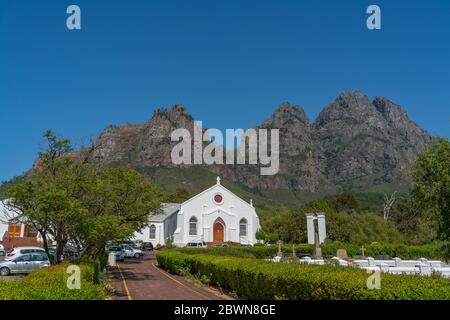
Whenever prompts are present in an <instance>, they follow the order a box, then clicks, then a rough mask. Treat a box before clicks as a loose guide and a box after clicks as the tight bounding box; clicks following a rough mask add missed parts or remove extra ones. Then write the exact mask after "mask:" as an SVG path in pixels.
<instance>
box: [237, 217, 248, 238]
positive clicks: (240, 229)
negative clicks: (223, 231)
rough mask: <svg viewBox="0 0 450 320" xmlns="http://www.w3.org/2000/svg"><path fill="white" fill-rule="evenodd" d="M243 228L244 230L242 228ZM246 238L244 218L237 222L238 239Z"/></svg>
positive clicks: (246, 226) (246, 230) (246, 227)
mask: <svg viewBox="0 0 450 320" xmlns="http://www.w3.org/2000/svg"><path fill="white" fill-rule="evenodd" d="M243 226H245V228H244V229H242V227H243ZM247 236H248V221H247V219H245V218H242V219H241V220H239V237H247Z"/></svg>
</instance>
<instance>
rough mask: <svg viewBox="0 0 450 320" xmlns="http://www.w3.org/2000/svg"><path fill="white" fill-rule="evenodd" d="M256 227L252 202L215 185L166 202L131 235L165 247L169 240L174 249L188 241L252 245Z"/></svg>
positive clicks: (254, 240)
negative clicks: (146, 224)
mask: <svg viewBox="0 0 450 320" xmlns="http://www.w3.org/2000/svg"><path fill="white" fill-rule="evenodd" d="M259 228H260V225H259V218H258V215H257V214H256V211H255V208H254V207H253V204H252V202H251V201H250V203H247V202H246V201H244V200H242V199H241V198H239V197H238V196H236V195H235V194H234V193H232V192H231V191H230V190H228V189H227V188H225V187H224V186H222V185H221V184H220V178H219V177H217V183H216V184H215V185H213V186H212V187H210V188H208V189H206V190H205V191H203V192H201V193H199V194H197V195H196V196H194V197H192V198H191V199H189V200H187V201H185V202H183V203H181V204H175V203H166V204H163V205H162V206H161V210H160V212H157V213H151V214H150V216H149V225H148V227H146V228H145V229H144V230H142V232H140V233H136V234H135V239H139V240H142V241H145V242H152V244H153V245H154V246H156V245H158V244H160V245H165V244H166V242H167V240H169V239H172V240H173V244H174V245H175V246H180V247H181V246H185V245H186V244H187V243H188V242H192V241H204V242H206V243H222V242H236V243H241V244H255V243H256V242H257V240H256V238H255V234H256V232H257V231H258V229H259Z"/></svg>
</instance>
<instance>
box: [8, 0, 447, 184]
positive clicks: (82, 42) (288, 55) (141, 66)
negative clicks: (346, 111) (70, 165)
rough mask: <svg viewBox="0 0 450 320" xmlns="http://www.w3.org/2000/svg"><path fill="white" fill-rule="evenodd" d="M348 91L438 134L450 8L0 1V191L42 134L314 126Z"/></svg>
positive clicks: (278, 0)
mask: <svg viewBox="0 0 450 320" xmlns="http://www.w3.org/2000/svg"><path fill="white" fill-rule="evenodd" d="M70 4H77V5H79V6H80V7H81V10H82V30H81V31H69V30H67V28H66V17H67V14H66V8H67V6H68V5H70ZM370 4H377V5H379V6H380V7H381V9H382V30H381V31H369V30H368V29H367V28H366V17H367V15H366V12H365V11H366V8H367V6H368V5H370ZM354 89H359V90H362V91H363V92H365V93H366V94H367V95H368V96H369V97H370V98H373V97H374V96H376V95H382V96H387V97H389V98H391V99H392V100H393V101H395V102H397V103H398V104H400V105H402V106H404V107H405V108H406V109H407V111H408V113H409V115H410V116H411V117H412V119H413V120H415V121H416V122H418V123H419V124H420V125H421V126H423V127H424V128H426V129H427V130H429V131H430V132H432V133H434V134H438V135H444V136H450V114H449V109H450V1H448V0H440V1H438V0H435V1H433V0H430V1H400V0H398V1H392V0H390V1H381V0H374V1H357V0H355V1H317V0H315V1H313V0H311V1H300V0H295V1H287V0H270V1H264V0H238V1H237V0H207V1H206V0H205V1H202V0H180V1H178V0H152V1H150V0H145V1H144V0H142V1H139V0H133V1H125V0H121V1H118V0H109V1H106V0H103V1H98V0H71V1H63V0H58V1H44V0H39V1H35V0H32V1H31V0H30V1H23V0H0V120H1V122H0V124H1V126H0V135H1V149H0V150H1V151H0V180H6V179H9V178H11V177H13V176H14V175H19V174H21V173H22V172H23V171H24V170H26V169H28V168H29V167H30V166H31V164H32V162H33V160H34V158H35V156H36V154H37V151H38V146H39V143H40V142H42V139H41V135H42V133H43V132H44V131H45V130H46V129H52V130H54V131H55V132H57V133H58V134H59V135H61V136H65V137H69V138H71V139H72V140H73V141H74V142H75V143H80V142H81V141H82V140H83V139H84V140H88V139H89V138H90V137H93V136H96V135H98V134H99V133H100V132H101V131H102V129H103V128H104V127H106V126H107V125H109V124H122V123H125V122H131V123H142V122H145V121H147V119H148V118H149V117H150V116H151V114H152V112H153V111H154V110H155V109H156V108H157V107H168V106H171V105H173V104H175V103H182V104H184V105H185V106H186V107H187V108H188V110H189V111H190V112H191V114H192V115H193V116H194V117H195V118H196V119H198V120H203V122H204V125H205V126H207V127H215V128H219V129H224V128H248V127H253V126H255V125H257V124H259V123H261V122H262V121H263V120H265V119H266V118H268V117H269V116H270V114H271V113H272V111H273V110H274V109H275V108H276V107H277V106H278V105H279V104H280V103H282V102H284V101H289V102H291V103H293V104H300V105H301V106H303V107H304V109H305V110H306V112H307V114H308V116H309V117H310V119H311V120H314V119H315V117H316V116H317V114H318V113H319V112H320V110H321V109H322V108H323V107H324V106H325V105H326V104H327V103H329V102H330V101H332V100H334V98H335V97H336V96H337V95H338V94H339V93H340V92H341V91H350V90H354Z"/></svg>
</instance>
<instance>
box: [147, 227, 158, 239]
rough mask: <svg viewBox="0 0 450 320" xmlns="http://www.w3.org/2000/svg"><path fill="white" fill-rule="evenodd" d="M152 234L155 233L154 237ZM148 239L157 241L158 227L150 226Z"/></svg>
mask: <svg viewBox="0 0 450 320" xmlns="http://www.w3.org/2000/svg"><path fill="white" fill-rule="evenodd" d="M152 233H153V237H152ZM148 237H149V239H150V240H155V239H156V226H155V225H154V224H152V225H150V227H149V232H148Z"/></svg>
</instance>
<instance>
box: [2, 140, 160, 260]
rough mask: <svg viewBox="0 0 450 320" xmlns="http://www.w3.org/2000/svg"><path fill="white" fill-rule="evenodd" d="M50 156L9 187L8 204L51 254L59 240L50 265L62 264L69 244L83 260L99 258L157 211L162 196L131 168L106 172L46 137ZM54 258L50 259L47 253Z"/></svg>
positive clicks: (66, 143)
mask: <svg viewBox="0 0 450 320" xmlns="http://www.w3.org/2000/svg"><path fill="white" fill-rule="evenodd" d="M45 138H46V139H47V141H48V148H47V150H46V152H43V153H40V157H39V159H38V161H37V163H36V165H35V166H34V170H33V173H32V174H31V176H30V177H28V178H27V179H25V180H23V181H19V182H18V183H15V184H13V185H11V186H8V187H7V188H6V190H5V191H4V194H5V195H6V196H7V197H8V198H9V200H8V201H7V205H8V206H9V207H10V208H12V209H13V211H14V212H16V213H17V216H16V217H15V219H17V220H21V221H22V222H25V223H27V224H29V225H31V226H33V227H34V228H35V229H36V230H37V231H38V232H39V234H40V235H41V237H42V239H43V242H44V248H45V249H46V250H47V253H49V251H48V244H49V241H50V240H53V241H55V242H56V253H55V255H54V256H53V258H52V260H53V261H52V263H58V262H60V261H61V256H62V253H63V249H64V247H65V246H66V245H67V244H71V245H73V246H74V247H76V248H77V249H78V252H79V254H80V255H81V256H85V257H89V258H92V259H95V258H97V257H99V256H100V255H101V254H103V251H104V247H105V245H106V243H107V242H108V241H111V240H122V239H125V238H128V237H131V236H132V235H133V234H134V232H135V231H139V230H141V229H142V228H143V227H144V226H145V225H146V223H147V217H148V214H149V212H150V211H155V210H157V209H158V208H159V204H160V201H161V199H162V194H161V192H160V191H159V190H158V189H157V188H156V187H155V186H153V185H152V184H151V183H150V181H149V180H148V178H146V177H145V176H143V175H141V174H139V173H138V172H137V171H135V170H134V169H132V168H129V167H126V168H107V167H102V166H96V165H90V164H87V163H85V162H80V161H78V160H76V159H74V158H71V157H69V156H68V154H67V153H68V152H69V151H71V150H72V149H71V147H70V142H69V141H68V140H66V139H63V140H58V139H57V138H56V137H55V135H54V134H53V133H51V132H46V133H45ZM49 256H50V255H49Z"/></svg>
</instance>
